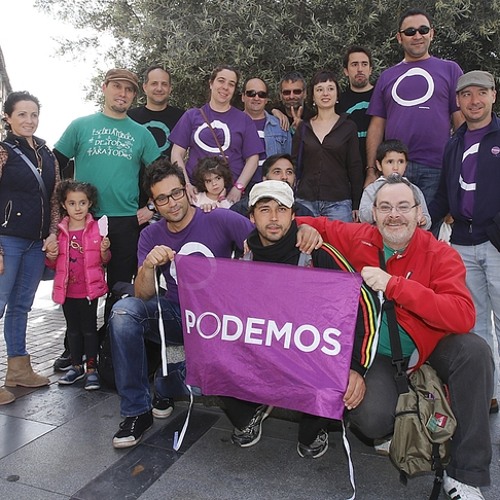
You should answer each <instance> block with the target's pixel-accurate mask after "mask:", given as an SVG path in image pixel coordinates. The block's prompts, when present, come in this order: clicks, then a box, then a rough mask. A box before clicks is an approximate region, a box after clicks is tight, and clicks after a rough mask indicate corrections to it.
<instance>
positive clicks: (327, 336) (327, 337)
mask: <svg viewBox="0 0 500 500" xmlns="http://www.w3.org/2000/svg"><path fill="white" fill-rule="evenodd" d="M332 335H335V336H337V337H340V335H341V333H340V330H337V328H327V329H326V330H325V331H324V332H323V340H324V341H325V343H326V344H329V345H331V346H332V347H333V349H328V347H326V346H323V347H322V348H321V352H323V353H325V354H328V356H336V355H337V354H338V353H339V352H340V350H341V349H342V346H341V345H340V342H339V341H338V340H337V339H335V338H332Z"/></svg>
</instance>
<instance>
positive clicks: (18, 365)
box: [5, 354, 49, 387]
mask: <svg viewBox="0 0 500 500" xmlns="http://www.w3.org/2000/svg"><path fill="white" fill-rule="evenodd" d="M18 385H20V386H22V387H42V386H44V385H49V379H48V378H47V377H42V376H41V375H38V374H36V373H35V372H34V371H33V368H31V362H30V357H29V354H27V355H26V356H15V357H12V358H7V375H5V386H6V387H16V386H18Z"/></svg>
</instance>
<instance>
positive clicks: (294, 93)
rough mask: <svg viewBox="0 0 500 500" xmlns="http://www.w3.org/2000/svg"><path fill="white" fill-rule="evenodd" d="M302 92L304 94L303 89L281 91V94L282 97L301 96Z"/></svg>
mask: <svg viewBox="0 0 500 500" xmlns="http://www.w3.org/2000/svg"><path fill="white" fill-rule="evenodd" d="M302 92H304V89H293V90H288V89H287V90H282V91H281V93H282V94H283V95H292V94H293V95H300V94H302Z"/></svg>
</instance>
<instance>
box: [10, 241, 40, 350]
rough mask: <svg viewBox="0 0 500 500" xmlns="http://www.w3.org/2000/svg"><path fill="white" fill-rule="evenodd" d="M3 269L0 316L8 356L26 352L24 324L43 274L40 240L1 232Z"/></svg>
mask: <svg viewBox="0 0 500 500" xmlns="http://www.w3.org/2000/svg"><path fill="white" fill-rule="evenodd" d="M0 243H1V245H2V247H3V249H4V253H5V255H4V256H3V265H4V271H3V274H0V318H2V317H3V316H4V312H5V320H4V328H3V330H4V337H5V344H6V345H7V356H8V357H9V358H10V357H13V356H25V355H26V354H28V353H27V351H26V327H27V323H28V312H29V311H30V310H31V306H32V305H33V300H34V299H35V293H36V290H37V288H38V284H39V283H40V279H41V277H42V273H43V269H44V262H45V254H44V252H42V244H43V243H42V241H34V240H28V239H25V238H18V237H16V236H1V237H0Z"/></svg>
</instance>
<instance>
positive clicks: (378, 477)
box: [0, 282, 500, 500]
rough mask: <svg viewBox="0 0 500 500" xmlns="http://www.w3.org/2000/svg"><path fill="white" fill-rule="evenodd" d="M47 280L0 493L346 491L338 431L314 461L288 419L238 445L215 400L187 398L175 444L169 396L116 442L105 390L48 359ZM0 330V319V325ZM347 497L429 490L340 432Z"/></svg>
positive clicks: (273, 421)
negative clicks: (135, 440) (121, 444)
mask: <svg viewBox="0 0 500 500" xmlns="http://www.w3.org/2000/svg"><path fill="white" fill-rule="evenodd" d="M50 288H51V283H50V282H49V283H42V285H41V287H40V289H39V293H38V294H37V300H36V303H35V306H34V309H33V311H32V312H31V314H30V320H29V328H28V345H29V351H30V353H31V356H32V360H33V365H34V366H35V367H36V369H38V370H39V371H41V372H43V373H45V374H46V375H48V376H50V379H51V381H52V382H53V383H52V384H51V385H50V386H49V387H45V388H41V389H38V390H33V389H21V388H16V389H13V392H15V393H16V396H17V397H18V399H17V400H16V401H15V402H14V403H13V404H10V405H7V406H1V407H0V499H3V500H10V499H16V500H17V499H21V500H24V499H30V500H63V499H74V500H101V499H106V500H115V499H116V500H123V499H141V500H160V499H176V500H177V499H178V500H184V499H186V500H188V499H189V500H195V499H196V500H197V499H206V500H212V499H214V500H215V499H217V500H218V499H227V500H233V499H237V500H240V499H241V500H244V499H255V500H261V499H271V498H272V499H278V500H279V499H287V500H295V499H297V500H303V499H307V500H316V499H317V500H322V499H334V500H335V499H347V498H349V497H350V496H351V495H352V490H351V486H350V482H349V471H348V463H347V460H346V455H345V453H344V451H343V448H342V443H341V434H340V432H332V433H330V441H331V444H330V448H329V450H328V452H327V453H326V454H325V455H324V456H323V457H322V458H320V459H318V460H304V459H301V458H299V456H298V455H297V453H296V451H295V446H296V436H297V424H296V423H295V422H292V421H288V420H283V419H277V418H272V417H271V418H269V419H268V420H266V422H265V424H264V431H263V437H262V440H261V442H260V443H259V444H258V445H256V446H254V447H252V448H249V449H246V450H243V449H240V448H237V447H236V446H234V445H232V444H231V442H230V433H231V426H230V424H229V421H228V420H227V418H226V417H225V416H224V414H223V412H221V410H220V409H219V408H217V407H213V406H212V407H209V406H205V405H204V404H202V403H196V404H195V408H194V410H193V413H192V417H191V422H190V426H189V430H188V432H187V435H186V438H185V441H184V443H183V445H182V447H181V449H180V450H179V452H175V451H173V449H172V440H173V435H174V432H175V431H179V430H180V429H181V427H182V424H183V422H184V417H185V413H186V410H187V404H186V403H185V402H180V403H177V404H176V410H175V412H174V414H173V415H172V416H171V417H170V418H169V419H167V420H163V421H162V420H156V421H155V423H154V425H153V428H152V429H151V430H150V431H149V432H148V433H147V434H146V435H145V437H144V439H143V441H142V442H141V444H139V445H138V446H136V447H135V448H133V449H130V450H115V449H113V447H112V446H111V438H112V436H113V434H114V433H115V432H116V430H117V429H118V424H119V422H120V421H121V418H120V415H119V404H118V396H117V395H116V393H114V392H113V391H109V390H101V391H93V392H87V391H84V390H83V388H82V384H81V383H80V382H78V383H77V384H75V385H74V386H66V387H59V386H58V385H57V384H56V383H54V382H56V380H57V378H58V377H59V374H54V373H53V371H52V363H53V360H54V359H55V358H56V357H57V356H58V355H59V354H60V353H61V351H62V342H63V340H62V339H63V335H64V318H63V315H62V311H61V310H60V308H59V307H58V306H54V304H53V303H52V301H51V300H50ZM0 330H1V331H3V330H2V326H1V324H0ZM5 358H6V355H5V348H4V343H3V342H0V362H1V366H0V372H1V373H0V376H1V377H2V379H3V377H4V375H5ZM499 423H500V416H499V415H492V416H491V417H490V426H491V430H492V441H493V461H492V466H491V472H492V481H493V485H492V486H491V487H489V488H484V489H483V493H484V495H485V498H486V499H487V500H497V499H499V498H500V453H499V445H500V432H499ZM349 440H350V443H351V449H352V457H353V463H354V470H355V477H356V486H357V492H356V498H358V499H367V500H378V499H386V500H392V499H394V500H396V499H397V500H400V499H402V498H409V499H412V500H413V499H422V500H423V499H425V498H428V495H429V493H430V487H431V483H432V477H430V476H425V477H419V478H416V479H412V480H410V481H409V484H408V486H407V487H404V486H403V485H401V484H400V482H399V477H398V473H397V472H396V470H395V469H394V468H393V466H392V465H391V463H390V461H389V460H388V458H386V457H381V456H379V455H376V454H375V453H374V451H373V449H372V448H371V447H369V446H366V445H365V444H363V443H361V442H360V441H359V440H358V439H356V438H355V437H354V436H352V435H349Z"/></svg>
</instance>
